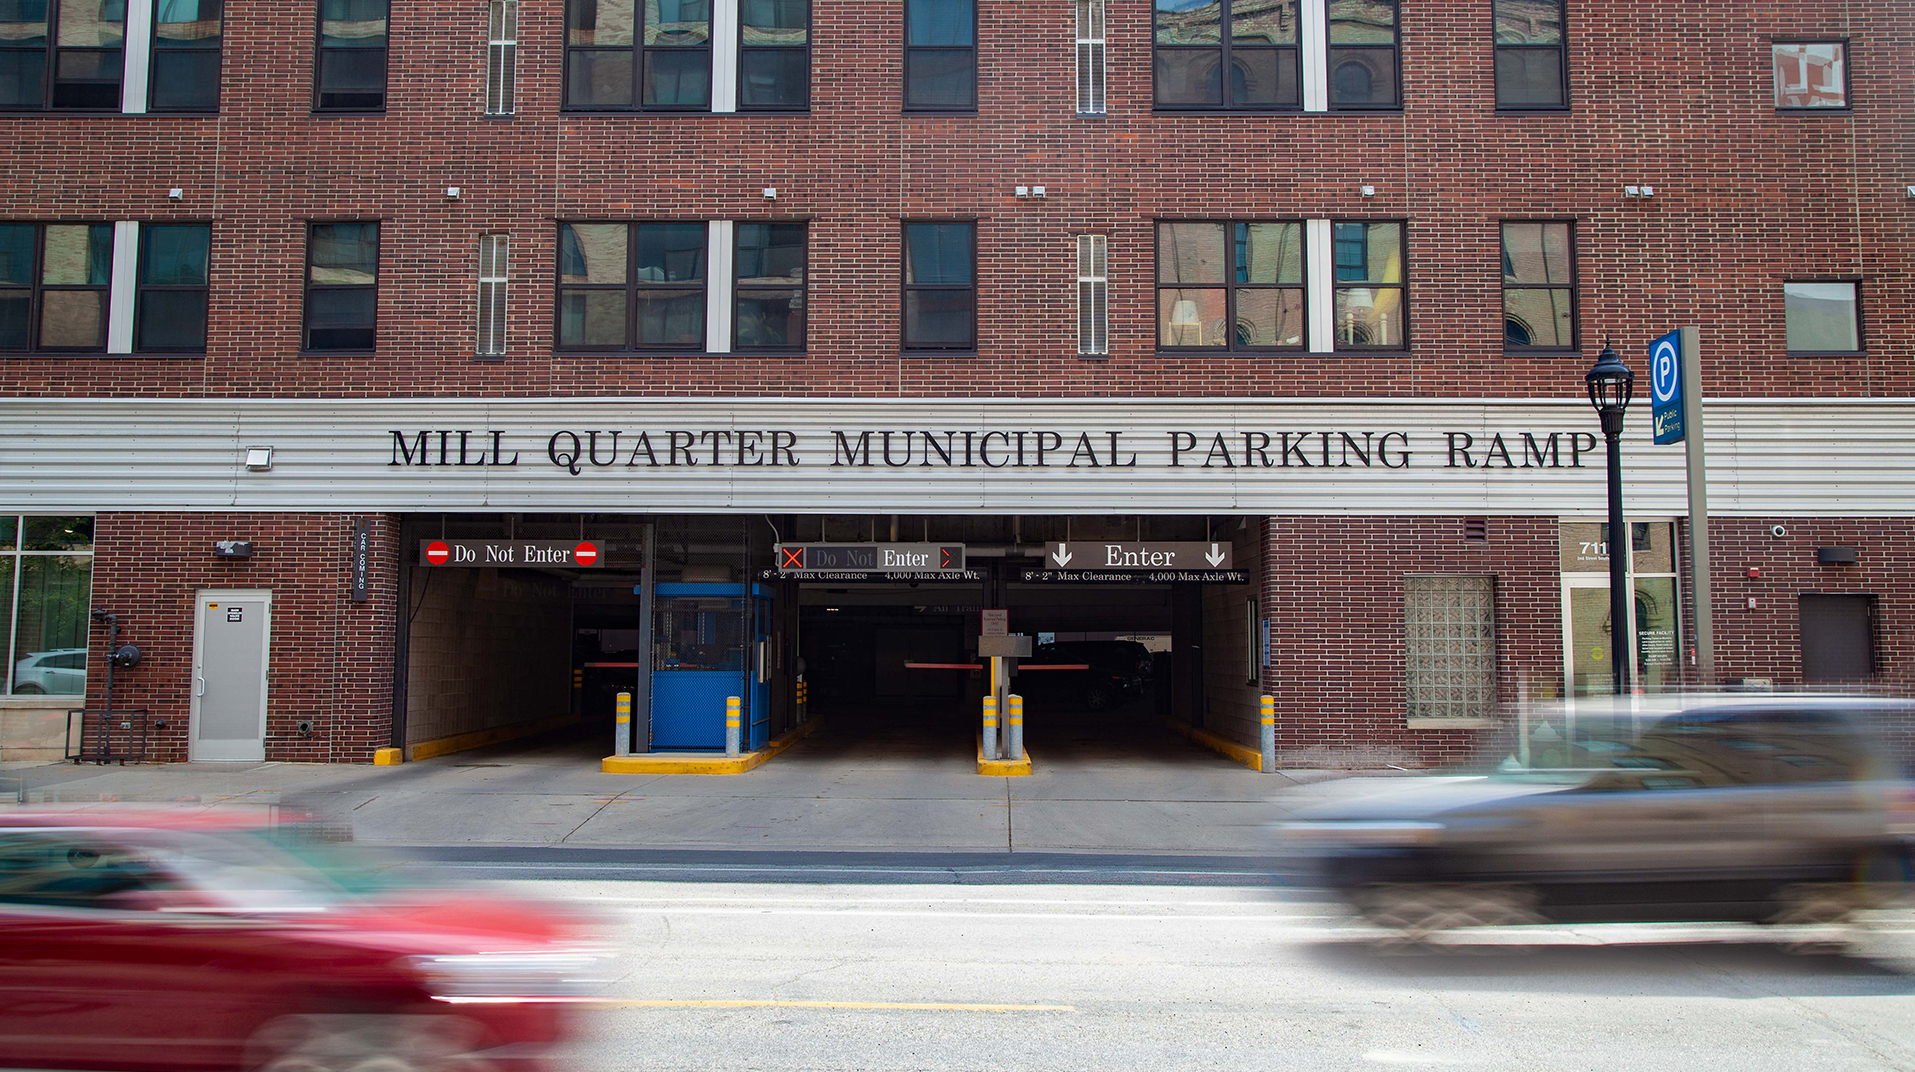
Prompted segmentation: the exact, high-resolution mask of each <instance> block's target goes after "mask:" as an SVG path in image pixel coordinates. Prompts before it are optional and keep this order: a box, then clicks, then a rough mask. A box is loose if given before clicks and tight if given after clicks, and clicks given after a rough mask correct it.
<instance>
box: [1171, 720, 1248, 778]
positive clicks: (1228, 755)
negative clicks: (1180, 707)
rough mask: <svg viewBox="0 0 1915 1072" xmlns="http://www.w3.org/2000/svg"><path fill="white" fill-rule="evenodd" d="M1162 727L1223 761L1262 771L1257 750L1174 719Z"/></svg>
mask: <svg viewBox="0 0 1915 1072" xmlns="http://www.w3.org/2000/svg"><path fill="white" fill-rule="evenodd" d="M1164 725H1166V726H1169V727H1170V732H1172V733H1178V734H1182V735H1183V736H1185V737H1188V738H1190V743H1192V744H1197V745H1202V746H1203V747H1205V748H1208V749H1210V750H1211V751H1212V752H1216V753H1217V754H1219V755H1221V756H1223V757H1224V758H1225V759H1230V760H1234V761H1236V762H1238V763H1241V764H1243V765H1244V766H1246V767H1249V768H1250V769H1251V770H1253V771H1259V772H1261V771H1262V770H1263V753H1262V752H1261V751H1259V750H1258V749H1255V748H1250V747H1247V746H1245V745H1241V744H1238V743H1237V742H1235V741H1226V740H1224V739H1223V738H1222V737H1219V736H1217V735H1216V734H1214V733H1211V732H1210V731H1209V730H1200V729H1198V728H1197V727H1195V726H1192V725H1191V724H1190V723H1188V722H1178V721H1177V720H1176V719H1171V718H1167V719H1164Z"/></svg>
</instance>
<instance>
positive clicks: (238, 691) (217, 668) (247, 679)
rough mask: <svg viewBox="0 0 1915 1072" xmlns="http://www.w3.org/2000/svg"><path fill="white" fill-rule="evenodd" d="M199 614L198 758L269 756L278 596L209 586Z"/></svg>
mask: <svg viewBox="0 0 1915 1072" xmlns="http://www.w3.org/2000/svg"><path fill="white" fill-rule="evenodd" d="M194 606H195V611H194V616H193V705H192V724H193V725H192V739H191V743H190V746H189V750H188V755H189V756H190V758H192V759H196V760H200V759H229V760H262V759H265V758H266V660H267V656H268V653H269V652H270V651H271V650H272V645H271V640H272V608H273V594H272V593H271V592H270V591H267V590H265V589H245V590H235V589H205V590H202V591H201V592H200V593H199V599H198V600H197V601H196V603H195V605H194Z"/></svg>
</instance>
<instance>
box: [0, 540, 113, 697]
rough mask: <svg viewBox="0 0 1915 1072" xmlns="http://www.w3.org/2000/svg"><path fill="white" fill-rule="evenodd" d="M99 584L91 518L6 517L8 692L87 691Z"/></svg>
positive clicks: (2, 565) (1, 574)
mask: <svg viewBox="0 0 1915 1072" xmlns="http://www.w3.org/2000/svg"><path fill="white" fill-rule="evenodd" d="M92 590H93V519H92V518H90V517H18V516H6V517H0V601H4V603H5V605H6V606H7V607H8V609H9V611H10V612H11V613H10V614H9V616H8V618H7V620H6V628H7V630H8V635H9V637H10V638H11V642H10V645H9V648H8V650H9V651H11V652H12V653H13V655H12V657H11V658H9V659H8V660H7V667H8V673H7V692H8V694H9V695H13V696H41V695H50V696H81V695H84V694H85V692H86V646H87V629H88V624H89V620H90V619H89V617H88V615H89V613H90V611H91V609H92V603H91V596H92Z"/></svg>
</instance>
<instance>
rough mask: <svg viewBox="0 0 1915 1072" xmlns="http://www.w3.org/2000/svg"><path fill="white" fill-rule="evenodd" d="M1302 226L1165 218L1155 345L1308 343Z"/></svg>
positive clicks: (1283, 345)
mask: <svg viewBox="0 0 1915 1072" xmlns="http://www.w3.org/2000/svg"><path fill="white" fill-rule="evenodd" d="M1303 260H1304V257H1303V224H1302V223H1300V222H1297V221H1294V220H1292V221H1288V222H1282V221H1272V222H1244V223H1218V222H1202V223H1159V224H1158V225H1157V345H1158V346H1160V347H1163V348H1165V349H1198V348H1204V349H1217V350H1280V349H1299V348H1301V347H1302V346H1303V342H1304V324H1303V317H1304V313H1303V310H1304V306H1305V304H1306V302H1305V296H1304V281H1303Z"/></svg>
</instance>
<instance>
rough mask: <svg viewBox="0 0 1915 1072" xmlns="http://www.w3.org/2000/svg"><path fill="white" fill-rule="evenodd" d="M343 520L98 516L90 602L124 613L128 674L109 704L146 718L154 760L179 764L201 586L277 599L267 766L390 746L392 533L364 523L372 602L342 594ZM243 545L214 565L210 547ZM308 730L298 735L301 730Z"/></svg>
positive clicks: (91, 693) (95, 647)
mask: <svg viewBox="0 0 1915 1072" xmlns="http://www.w3.org/2000/svg"><path fill="white" fill-rule="evenodd" d="M353 520H354V519H353V518H352V517H348V516H345V515H339V514H277V513H273V514H267V513H259V514H241V513H208V514H131V513H121V514H101V515H99V518H98V519H97V521H96V522H95V526H94V557H93V604H94V606H96V607H101V608H104V609H105V610H107V611H109V612H111V613H113V614H117V615H119V617H120V621H121V626H122V631H121V641H122V642H123V643H132V644H137V645H139V647H140V649H141V652H142V653H143V655H144V659H143V660H142V662H141V663H140V665H139V666H138V667H135V668H133V669H130V670H123V671H117V672H116V688H115V696H114V701H113V702H114V706H116V707H127V708H137V707H144V708H147V709H149V710H150V711H151V718H152V719H153V720H155V721H162V720H163V721H165V722H166V724H167V725H166V727H165V728H164V729H156V730H154V731H153V743H152V747H151V749H150V751H149V754H150V755H151V757H152V758H155V759H161V760H184V759H186V758H188V755H187V732H188V718H189V716H190V708H191V702H192V700H191V694H192V677H193V609H194V599H195V596H196V594H197V593H198V592H199V591H200V590H201V589H206V588H265V589H270V590H271V591H272V594H273V609H272V633H271V652H270V655H269V657H268V666H267V686H266V688H267V714H266V758H267V759H269V760H286V761H300V762H365V761H369V760H370V759H371V758H372V751H373V749H375V748H380V747H384V746H386V745H388V744H389V743H390V735H391V716H392V683H393V641H394V637H395V635H396V634H395V632H394V628H395V623H396V621H397V608H398V579H397V564H398V524H397V519H396V518H393V517H390V516H386V515H366V520H367V521H368V522H369V524H370V526H371V530H372V544H373V554H372V568H371V574H370V577H369V582H370V583H369V585H368V588H369V591H370V594H371V598H370V599H369V600H368V601H367V602H365V603H354V602H352V599H351V590H350V588H349V579H348V573H347V563H348V546H349V539H350V533H351V527H352V522H353ZM223 539H250V540H252V541H253V549H254V550H253V557H251V558H246V559H220V558H214V557H213V542H214V541H215V540H223ZM106 635H107V634H106V630H105V629H104V628H99V627H96V628H95V629H94V630H93V641H92V649H91V650H90V651H89V652H88V655H87V660H88V665H89V666H90V667H91V668H92V669H91V670H89V672H88V674H87V690H88V691H87V706H89V707H99V706H101V705H102V704H103V703H104V702H105V695H104V691H105V686H106V673H105V667H106V656H107V651H106ZM301 721H310V722H312V724H313V732H312V733H311V734H310V735H301V734H300V733H298V732H297V729H296V727H297V724H298V723H299V722H301Z"/></svg>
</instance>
